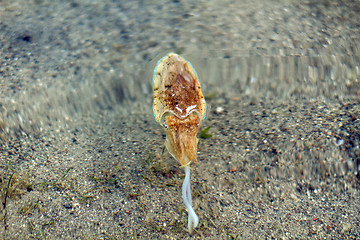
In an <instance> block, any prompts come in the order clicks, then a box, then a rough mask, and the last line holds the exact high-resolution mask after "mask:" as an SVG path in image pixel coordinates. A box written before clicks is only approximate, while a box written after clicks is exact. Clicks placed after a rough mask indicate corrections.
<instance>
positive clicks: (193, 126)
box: [165, 114, 200, 166]
mask: <svg viewBox="0 0 360 240" xmlns="http://www.w3.org/2000/svg"><path fill="white" fill-rule="evenodd" d="M166 122H167V125H168V129H165V132H166V141H165V146H166V148H167V149H168V151H169V152H170V153H171V154H172V155H173V156H174V158H176V159H177V160H178V161H179V162H180V164H181V166H184V165H187V164H189V163H190V162H191V163H197V158H196V152H197V144H198V139H197V137H196V134H197V133H198V131H199V128H200V118H199V116H198V115H195V114H190V115H189V116H188V117H187V118H185V119H181V120H180V119H178V118H177V117H175V116H168V117H167V121H166ZM185 155H186V156H187V161H186V162H185V159H184V156H185Z"/></svg>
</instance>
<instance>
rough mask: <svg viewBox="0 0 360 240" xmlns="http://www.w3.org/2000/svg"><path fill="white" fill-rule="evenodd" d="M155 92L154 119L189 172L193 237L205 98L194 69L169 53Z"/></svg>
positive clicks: (158, 70) (185, 191) (186, 187)
mask: <svg viewBox="0 0 360 240" xmlns="http://www.w3.org/2000/svg"><path fill="white" fill-rule="evenodd" d="M153 88H154V104H153V111H154V117H155V119H156V121H157V122H158V123H159V124H160V125H161V126H162V127H163V128H164V130H165V133H166V140H165V146H166V148H167V150H168V151H169V153H170V154H171V155H172V156H173V157H174V158H175V159H176V160H178V161H179V162H180V164H181V167H183V168H184V170H185V179H184V183H183V186H182V195H183V200H184V203H185V206H186V208H187V210H188V212H189V217H188V229H189V231H190V233H191V232H192V230H193V228H196V227H197V226H198V224H199V218H198V216H197V215H196V213H195V211H194V209H193V207H192V197H191V189H190V164H191V163H197V158H196V152H197V145H198V139H197V137H196V135H197V133H198V131H199V129H200V123H201V121H202V120H203V119H204V118H205V115H206V103H205V98H204V96H203V94H202V92H201V88H200V83H199V78H198V76H197V73H196V71H195V69H194V67H193V66H192V65H191V63H190V62H188V61H186V60H185V59H184V58H183V57H181V56H179V55H177V54H175V53H169V54H168V55H166V56H165V57H163V58H161V59H160V60H159V61H158V63H157V65H156V67H155V69H154V75H153Z"/></svg>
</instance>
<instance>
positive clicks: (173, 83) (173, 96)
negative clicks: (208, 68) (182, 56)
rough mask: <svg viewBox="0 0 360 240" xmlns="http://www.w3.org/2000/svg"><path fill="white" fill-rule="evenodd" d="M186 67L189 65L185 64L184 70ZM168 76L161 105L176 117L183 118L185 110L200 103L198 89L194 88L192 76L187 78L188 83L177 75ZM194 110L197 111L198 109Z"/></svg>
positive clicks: (194, 81)
mask: <svg viewBox="0 0 360 240" xmlns="http://www.w3.org/2000/svg"><path fill="white" fill-rule="evenodd" d="M188 66H189V65H188V64H187V63H185V64H184V69H187V67H188ZM187 72H188V71H187ZM169 75H170V76H169V79H168V82H167V84H166V85H165V90H164V99H163V103H164V105H167V107H168V109H169V110H171V111H173V112H174V114H175V115H176V116H183V115H185V113H186V108H188V107H189V106H193V105H197V106H198V105H199V102H200V101H202V100H200V96H199V94H198V91H199V89H200V87H199V86H196V84H195V83H196V80H195V79H194V76H192V75H190V74H189V75H188V76H187V77H188V78H190V81H187V80H186V79H185V77H184V76H183V75H181V74H179V73H171V74H169ZM195 78H196V76H195ZM197 88H199V89H197ZM201 97H202V96H201ZM176 107H177V108H176ZM179 109H181V110H182V112H180V110H179ZM196 109H198V111H199V107H197V108H196Z"/></svg>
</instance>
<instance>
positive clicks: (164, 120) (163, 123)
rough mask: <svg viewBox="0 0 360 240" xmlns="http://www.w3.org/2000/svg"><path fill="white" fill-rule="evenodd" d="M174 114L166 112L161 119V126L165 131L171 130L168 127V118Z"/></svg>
mask: <svg viewBox="0 0 360 240" xmlns="http://www.w3.org/2000/svg"><path fill="white" fill-rule="evenodd" d="M173 115H174V114H173V113H172V112H171V111H166V112H164V113H163V114H162V115H161V117H160V125H161V126H163V127H164V128H165V129H169V126H168V125H167V117H169V116H173Z"/></svg>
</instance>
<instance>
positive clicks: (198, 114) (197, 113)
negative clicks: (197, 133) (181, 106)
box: [190, 109, 202, 125]
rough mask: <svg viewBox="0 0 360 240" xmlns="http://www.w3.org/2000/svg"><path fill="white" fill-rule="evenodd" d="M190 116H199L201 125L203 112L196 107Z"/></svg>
mask: <svg viewBox="0 0 360 240" xmlns="http://www.w3.org/2000/svg"><path fill="white" fill-rule="evenodd" d="M190 116H195V117H198V119H199V122H198V124H197V125H200V122H201V120H202V119H201V113H200V112H199V111H198V110H197V109H195V110H193V111H192V112H190Z"/></svg>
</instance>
